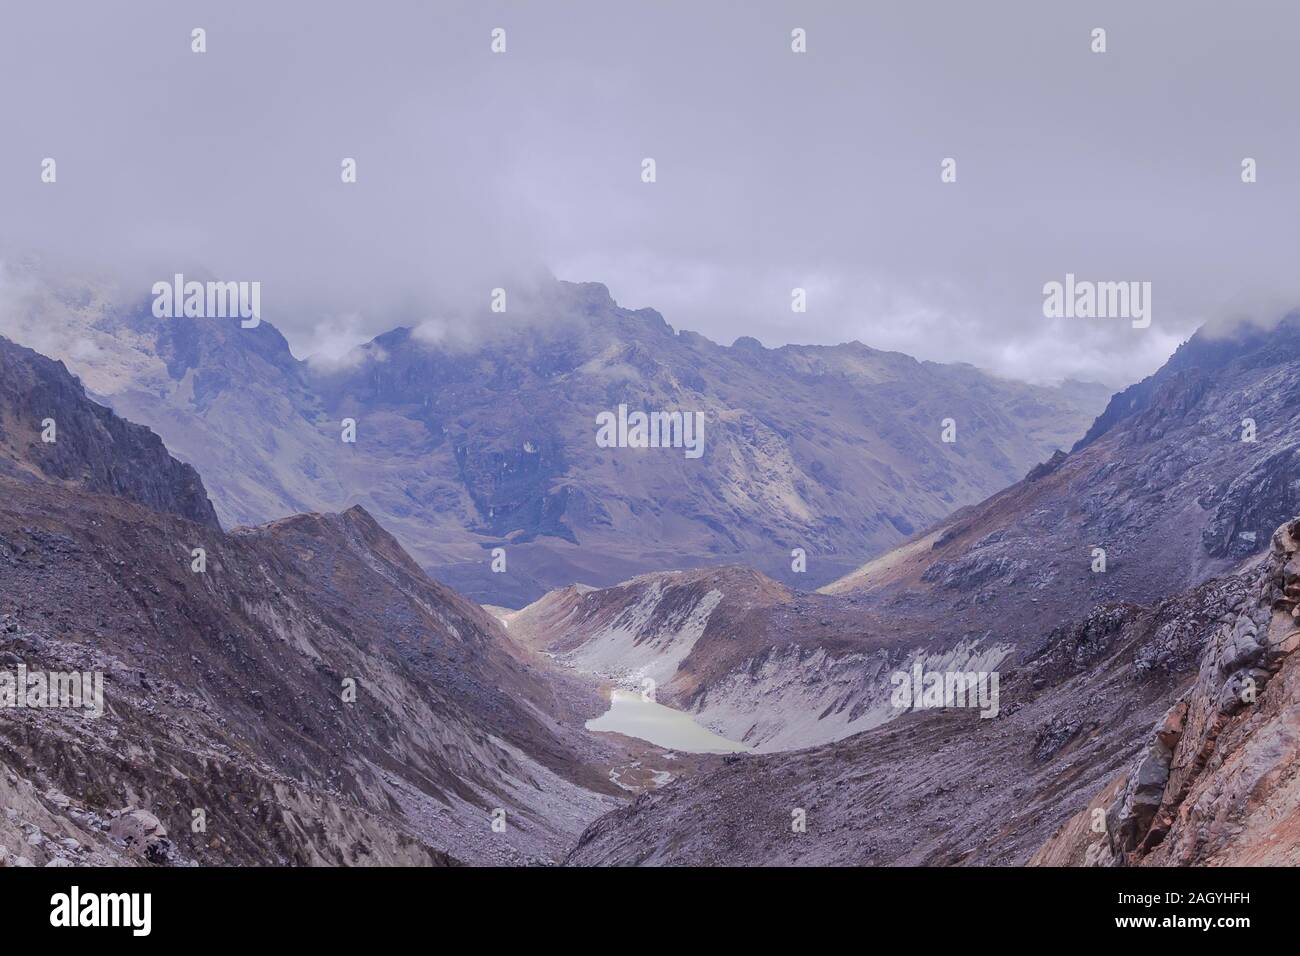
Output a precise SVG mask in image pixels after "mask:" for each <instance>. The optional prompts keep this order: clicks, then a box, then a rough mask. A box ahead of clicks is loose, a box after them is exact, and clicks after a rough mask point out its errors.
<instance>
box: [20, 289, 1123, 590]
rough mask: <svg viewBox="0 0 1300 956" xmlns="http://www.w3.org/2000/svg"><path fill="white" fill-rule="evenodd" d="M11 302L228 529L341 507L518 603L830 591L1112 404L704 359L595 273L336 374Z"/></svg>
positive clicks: (461, 581) (180, 327)
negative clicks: (664, 583)
mask: <svg viewBox="0 0 1300 956" xmlns="http://www.w3.org/2000/svg"><path fill="white" fill-rule="evenodd" d="M10 312H11V313H12V314H10V315H7V316H5V325H6V327H7V328H10V329H12V330H14V332H13V334H16V335H19V336H20V337H21V338H22V340H24V341H32V342H33V344H38V345H42V347H44V348H45V349H46V350H47V351H49V350H51V349H54V350H56V351H57V354H58V355H59V356H60V357H62V358H65V359H66V360H67V361H68V362H69V363H71V367H72V368H73V369H74V371H76V372H77V373H78V374H79V375H81V376H82V377H83V379H84V380H85V381H86V382H87V384H88V386H89V387H90V388H91V390H92V391H93V392H94V393H95V394H96V395H97V396H100V397H101V398H102V399H103V400H104V401H107V402H109V403H111V404H112V406H113V407H114V408H115V409H116V410H117V411H118V412H119V413H121V414H122V415H124V416H125V417H128V418H131V419H133V420H136V421H141V422H144V423H146V424H148V425H149V426H150V427H152V428H154V429H155V430H156V431H157V432H158V433H159V434H160V435H162V437H163V438H164V440H165V441H166V442H167V444H168V447H169V448H171V449H172V450H173V452H175V453H176V454H177V455H178V456H179V457H181V458H182V459H183V460H185V461H188V462H190V463H192V464H194V465H196V466H197V467H198V468H199V470H200V471H201V472H202V473H203V475H204V477H205V480H206V482H207V484H208V487H209V488H210V489H211V491H212V494H213V498H214V502H215V504H216V506H217V511H218V514H219V515H220V516H221V518H222V520H223V521H224V522H225V523H226V524H227V525H228V526H233V525H237V524H257V523H262V522H265V521H267V520H271V519H274V518H277V517H281V516H283V515H285V514H290V513H295V512H298V511H329V510H342V509H344V508H346V507H348V506H350V505H352V504H358V503H359V504H362V505H364V506H365V507H366V508H367V510H369V511H370V512H371V513H373V514H375V515H376V517H377V518H378V519H379V520H380V521H381V522H382V523H383V524H384V526H385V527H387V528H389V529H390V530H392V531H393V533H394V534H396V535H397V537H398V538H399V540H401V541H402V542H403V545H404V546H405V547H407V549H408V550H410V551H411V553H412V554H413V555H415V557H416V558H417V560H419V562H420V563H421V565H422V566H424V567H425V568H426V569H429V570H431V571H432V572H433V573H434V574H435V576H437V577H438V578H439V579H441V580H444V581H446V582H447V583H449V584H451V585H452V586H455V587H458V588H459V589H461V590H463V591H465V592H466V593H468V594H470V595H471V596H474V597H476V598H478V599H480V600H484V601H486V602H488V603H493V604H501V605H506V606H512V607H519V606H521V605H522V604H523V603H526V602H527V601H528V600H532V599H535V598H537V597H539V596H541V594H542V593H544V592H545V591H546V590H548V589H550V588H553V587H559V586H565V585H567V584H570V583H572V582H574V581H583V582H587V583H590V584H595V585H609V584H614V583H617V582H618V581H621V580H625V579H627V578H629V577H632V576H634V575H636V574H639V573H643V572H646V571H652V570H661V569H665V568H682V567H697V566H701V565H714V564H722V563H743V564H748V565H751V566H754V567H757V568H759V569H761V570H763V571H764V572H765V573H768V574H769V575H771V576H775V577H777V578H778V579H780V580H782V581H785V582H786V583H788V584H796V583H798V584H803V583H805V582H812V583H814V584H818V583H824V582H827V581H829V580H831V579H833V578H834V577H835V576H836V575H838V574H841V573H843V572H844V571H846V570H848V569H850V568H852V567H853V566H855V565H856V564H857V563H860V561H861V559H862V558H863V557H864V556H869V555H871V554H873V553H878V552H880V551H883V550H885V549H887V548H889V547H891V546H892V545H894V544H896V543H898V542H900V541H902V540H904V539H905V538H907V537H908V536H909V535H911V534H912V533H913V532H914V531H915V530H916V529H917V528H921V527H924V526H926V525H928V524H931V523H932V522H934V521H935V520H937V519H938V518H940V517H942V516H944V515H946V514H948V513H949V512H951V511H952V510H953V509H954V508H956V507H959V506H961V505H963V504H969V503H971V502H974V501H978V500H980V499H982V498H984V497H985V496H987V495H988V494H990V493H992V492H993V491H995V490H997V489H999V488H1002V487H1004V486H1006V485H1007V484H1008V483H1010V482H1012V481H1014V480H1016V479H1018V478H1020V477H1021V476H1023V475H1024V474H1025V472H1026V471H1028V469H1029V468H1030V467H1032V466H1033V465H1035V464H1036V463H1038V462H1039V461H1042V460H1043V459H1045V458H1046V457H1048V456H1049V455H1050V454H1051V453H1052V452H1053V451H1054V450H1055V449H1057V448H1064V447H1068V446H1069V445H1070V444H1071V443H1073V442H1074V441H1075V440H1076V439H1077V438H1078V437H1079V436H1080V435H1082V434H1083V432H1084V430H1085V429H1086V427H1087V424H1088V423H1089V422H1090V421H1092V419H1093V416H1094V415H1095V414H1096V412H1097V410H1099V409H1100V408H1101V406H1102V404H1103V402H1104V401H1105V394H1106V392H1105V390H1104V389H1102V388H1101V387H1100V386H1088V385H1081V384H1078V383H1068V384H1067V385H1066V386H1064V387H1061V388H1041V387H1033V386H1028V385H1024V384H1020V383H1015V382H1009V381H1004V380H1000V379H996V378H993V377H991V376H988V375H986V374H984V373H982V372H980V371H978V370H976V369H974V368H971V367H969V366H960V365H955V366H943V365H936V364H933V363H926V362H918V361H916V360H914V359H911V358H909V357H907V356H905V355H901V354H898V353H889V352H880V351H877V350H874V349H870V348H868V347H866V346H863V345H860V344H857V343H851V344H846V345H839V346H835V347H811V346H787V347H783V348H779V349H765V348H763V347H762V346H761V345H759V344H758V343H757V342H755V341H753V340H749V339H742V340H740V341H738V342H736V343H735V344H734V345H732V346H729V347H727V346H721V345H717V344H715V343H713V342H710V341H709V340H707V339H706V338H704V337H702V336H700V335H696V334H694V333H691V332H686V331H681V332H678V331H675V330H674V329H672V328H671V327H670V326H669V325H668V324H667V323H666V322H665V321H664V319H663V318H662V317H661V316H660V315H659V314H658V313H656V312H654V311H653V310H649V309H642V310H638V311H630V310H627V309H623V308H620V307H619V306H618V305H617V304H616V303H615V302H614V301H613V300H612V299H611V298H610V296H609V293H608V292H607V291H606V290H605V288H604V287H603V286H599V285H595V284H585V285H574V284H570V283H564V282H560V283H555V284H553V285H550V286H546V287H543V288H542V290H541V291H540V292H538V293H537V294H534V295H531V296H529V295H524V294H519V295H515V296H514V297H513V298H512V299H511V305H510V311H509V312H508V313H507V314H505V315H498V314H487V315H485V316H484V317H482V320H481V321H476V322H475V323H473V324H474V326H475V327H476V331H475V334H474V335H473V337H472V338H468V337H463V336H462V337H453V336H450V335H446V336H444V337H443V338H441V339H438V340H435V337H434V336H433V335H432V334H431V333H430V331H429V330H428V329H426V328H422V329H417V330H410V329H396V330H394V331H392V332H390V333H388V334H385V335H381V336H379V337H378V338H376V339H375V340H374V341H373V342H370V343H368V344H367V345H365V346H363V347H361V348H359V349H357V350H356V352H355V353H354V354H353V355H351V356H349V357H348V359H347V360H346V361H345V362H343V363H341V365H340V366H339V367H335V368H333V370H332V371H322V370H321V369H319V368H314V367H311V366H308V365H305V364H304V363H301V362H298V361H297V360H296V359H294V358H293V356H292V355H291V354H290V353H289V350H288V348H287V346H286V344H285V342H284V340H283V338H282V337H281V336H280V335H279V334H278V333H277V332H276V331H275V329H274V328H273V327H272V325H271V323H270V322H269V321H263V323H262V325H261V326H259V327H258V328H256V329H249V330H245V329H240V328H239V327H238V323H236V322H234V321H230V322H222V321H220V320H192V319H166V320H158V319H155V318H153V316H152V315H151V314H150V313H149V310H148V308H147V304H143V305H141V306H139V307H137V308H134V309H126V310H123V309H121V308H117V307H114V306H111V305H109V304H108V303H107V302H106V301H104V300H103V299H102V298H101V297H99V296H98V294H97V293H96V291H95V290H94V289H93V288H92V289H88V288H80V287H79V288H76V289H72V290H67V289H64V290H59V291H47V292H46V293H44V294H41V295H36V294H33V295H30V296H28V297H27V298H25V299H21V300H20V302H19V304H18V305H17V306H15V307H13V308H11V309H10ZM620 404H626V405H627V406H628V407H629V409H630V410H633V411H635V410H638V409H640V410H644V411H659V410H666V411H672V410H681V411H696V412H700V413H702V414H703V416H704V421H705V435H704V453H703V457H701V458H698V459H690V458H687V457H685V455H684V454H683V451H682V450H681V449H658V448H653V449H635V448H630V449H629V448H601V447H598V446H597V443H596V440H595V437H596V424H595V419H596V416H597V414H599V413H601V412H603V411H614V410H616V409H617V407H618V406H619V405H620ZM344 418H352V419H354V420H355V421H356V422H357V441H356V443H355V444H346V443H344V442H342V441H341V440H340V439H341V422H342V420H343V419H344ZM947 418H952V419H953V420H954V421H955V423H956V429H957V431H956V436H957V440H956V441H955V442H954V443H945V442H943V441H941V430H942V427H943V421H944V419H947ZM497 546H504V547H506V549H507V562H508V563H507V569H506V572H505V573H499V574H496V573H493V572H492V571H491V570H490V566H489V563H490V549H491V548H493V547H497ZM794 548H802V549H804V550H805V551H806V553H807V555H808V569H807V573H806V575H804V576H803V577H802V578H796V577H795V576H793V575H792V574H791V573H790V565H791V557H790V552H791V550H792V549H794Z"/></svg>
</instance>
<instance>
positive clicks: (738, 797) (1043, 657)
mask: <svg viewBox="0 0 1300 956" xmlns="http://www.w3.org/2000/svg"><path fill="white" fill-rule="evenodd" d="M1245 594H1246V585H1245V584H1244V583H1243V582H1242V581H1240V580H1238V579H1236V578H1227V579H1223V580H1216V581H1213V582H1208V583H1206V584H1205V585H1202V586H1201V587H1199V588H1197V589H1195V590H1193V591H1191V592H1188V593H1187V594H1184V595H1180V596H1178V597H1175V598H1172V599H1169V600H1167V601H1164V602H1161V603H1160V604H1158V605H1157V606H1155V607H1151V608H1143V607H1139V606H1136V605H1130V604H1111V605H1104V606H1102V607H1099V608H1097V609H1095V610H1094V611H1093V612H1091V613H1090V614H1087V615H1086V616H1084V617H1081V618H1080V619H1078V620H1076V621H1073V622H1071V623H1070V624H1069V625H1067V626H1063V627H1062V628H1061V629H1060V630H1059V631H1057V632H1055V633H1053V634H1051V635H1045V636H1044V640H1043V641H1042V642H1041V645H1040V647H1038V648H1037V649H1035V650H1034V651H1032V652H1029V653H1027V654H1024V655H1022V656H1017V657H1015V658H1012V659H1010V660H1008V661H1007V662H1006V663H1004V664H1002V665H1000V667H999V670H1000V672H1001V675H1000V676H1001V681H1000V686H1001V695H1000V712H999V714H998V716H997V717H996V718H993V719H982V718H981V717H980V716H979V713H978V712H977V711H975V710H972V709H960V708H950V709H934V710H922V711H904V712H903V713H901V714H899V715H897V716H896V717H895V718H894V719H892V720H889V721H888V722H886V723H883V724H881V725H879V726H876V727H875V728H873V729H870V730H867V731H866V732H863V733H858V734H854V735H853V736H849V737H847V738H845V739H842V740H839V741H838V742H834V743H829V744H824V745H821V746H817V747H812V748H809V749H802V750H797V751H792V752H790V751H787V752H780V753H762V754H737V755H733V756H729V757H726V758H724V763H723V765H722V766H721V767H718V768H716V769H714V770H712V771H709V772H707V773H703V774H701V775H700V776H698V777H695V778H693V779H691V780H689V781H685V782H682V783H679V784H677V785H675V786H672V787H668V788H665V789H663V790H660V791H656V792H653V793H645V794H642V795H640V796H638V797H637V798H636V800H634V801H633V802H632V803H630V804H629V805H627V806H625V807H622V808H619V809H617V810H614V811H611V812H610V813H609V814H607V815H606V816H604V817H602V818H601V819H600V820H598V821H596V822H595V823H594V824H592V826H591V827H589V828H588V829H587V831H586V832H585V833H584V834H583V835H582V837H581V838H580V840H579V841H578V843H577V845H576V846H575V848H574V850H573V851H572V853H571V854H570V855H569V857H568V860H567V862H568V863H569V864H571V865H668V864H671V865H744V866H751V865H753V866H764V865H840V866H847V865H872V866H883V865H912V866H917V865H926V866H929V865H943V866H947V865H1009V864H1020V865H1022V864H1024V863H1026V862H1027V861H1029V859H1030V858H1031V857H1032V856H1033V855H1034V854H1035V853H1036V852H1037V851H1038V849H1039V848H1040V847H1041V846H1042V844H1043V843H1044V841H1046V840H1047V839H1048V838H1049V837H1050V836H1051V835H1052V834H1053V832H1054V831H1055V830H1057V829H1058V828H1059V827H1061V826H1062V825H1063V824H1064V823H1066V821H1068V820H1069V819H1070V818H1071V817H1072V816H1073V815H1074V814H1076V813H1078V812H1080V811H1081V810H1083V809H1084V808H1085V807H1086V806H1088V804H1089V802H1090V801H1091V800H1092V799H1093V798H1094V796H1095V795H1096V794H1097V792H1098V791H1099V790H1101V789H1103V788H1104V787H1106V786H1107V785H1108V784H1110V783H1111V782H1112V781H1113V780H1114V779H1115V778H1116V777H1118V776H1119V775H1121V774H1123V773H1125V772H1127V770H1128V769H1129V768H1130V767H1131V766H1133V764H1134V763H1135V762H1136V761H1137V760H1138V759H1139V758H1140V756H1141V754H1142V753H1143V752H1144V751H1145V750H1146V747H1147V743H1148V735H1149V732H1150V728H1151V727H1152V726H1153V725H1154V724H1155V723H1156V722H1157V721H1158V720H1160V719H1161V716H1162V715H1163V714H1164V713H1165V712H1166V711H1167V710H1168V708H1169V707H1170V705H1171V704H1172V702H1173V701H1174V700H1175V699H1176V698H1177V696H1178V694H1179V693H1180V692H1181V690H1182V689H1183V688H1185V687H1186V686H1187V684H1188V682H1189V681H1190V680H1191V679H1192V678H1193V677H1194V675H1195V673H1196V668H1197V663H1198V660H1199V657H1200V653H1201V650H1202V648H1203V647H1204V646H1205V644H1206V642H1207V640H1208V638H1209V634H1210V632H1211V630H1212V629H1213V628H1214V627H1215V626H1217V622H1218V621H1219V620H1220V619H1221V618H1223V617H1224V616H1225V615H1229V614H1231V613H1232V610H1233V608H1235V607H1239V606H1240V605H1241V603H1242V602H1243V601H1244V600H1245ZM799 811H802V813H801V814H800V813H799ZM797 817H801V818H802V820H803V823H804V829H803V830H802V831H800V830H798V829H796V828H795V826H794V824H795V821H796V818H797Z"/></svg>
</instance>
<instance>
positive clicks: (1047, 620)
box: [823, 317, 1300, 642]
mask: <svg viewBox="0 0 1300 956" xmlns="http://www.w3.org/2000/svg"><path fill="white" fill-rule="evenodd" d="M1247 419H1249V420H1251V422H1253V423H1254V429H1255V430H1254V432H1253V435H1252V434H1251V433H1250V432H1249V431H1248V430H1247V428H1246V427H1245V426H1244V425H1243V422H1244V421H1245V420H1247ZM1244 435H1245V436H1248V437H1253V438H1254V440H1253V441H1246V440H1243V436H1244ZM1298 495H1300V319H1298V318H1297V317H1291V318H1288V319H1287V320H1286V321H1284V322H1282V323H1281V324H1280V325H1279V326H1278V327H1276V328H1274V329H1271V330H1269V331H1258V330H1253V331H1245V332H1243V333H1241V334H1239V335H1236V336H1233V337H1231V338H1228V339H1221V338H1216V337H1213V336H1211V335H1209V334H1207V333H1206V332H1204V331H1203V332H1199V333H1197V335H1196V336H1195V337H1193V338H1192V339H1191V340H1190V341H1189V342H1188V343H1186V344H1185V345H1184V346H1182V347H1181V348H1180V349H1179V350H1178V352H1177V353H1176V354H1175V355H1174V356H1173V358H1171V359H1170V361H1169V363H1168V364H1167V365H1166V366H1165V367H1164V368H1162V369H1161V370H1160V371H1159V372H1157V373H1156V374H1155V375H1153V376H1151V378H1149V379H1147V380H1146V381H1144V382H1143V383H1140V385H1138V386H1134V387H1133V388H1131V389H1129V390H1127V391H1125V392H1122V393H1120V394H1119V395H1117V396H1116V397H1115V399H1114V400H1112V402H1111V404H1110V406H1109V408H1108V410H1107V411H1106V412H1105V413H1104V414H1103V415H1102V416H1101V418H1099V419H1098V421H1097V423H1096V424H1095V425H1094V427H1093V428H1092V429H1091V430H1090V432H1089V433H1088V436H1087V437H1086V438H1085V440H1084V441H1082V442H1081V443H1080V445H1079V447H1078V448H1076V449H1075V450H1074V451H1073V452H1072V453H1070V454H1069V455H1068V456H1067V455H1064V454H1062V455H1058V456H1055V457H1054V458H1053V459H1051V460H1050V461H1048V462H1045V463H1044V464H1043V466H1042V467H1040V468H1036V469H1034V470H1033V471H1032V472H1031V473H1030V474H1029V475H1028V476H1027V477H1026V479H1025V480H1024V481H1021V482H1019V483H1017V484H1015V485H1013V486H1011V487H1010V488H1008V489H1006V490H1005V491H1003V492H1000V493H998V494H996V495H994V496H992V497H991V498H989V499H988V500H987V501H984V502H981V503H980V504H978V505H975V506H973V507H970V508H965V509H962V510H960V511H958V512H956V513H954V514H953V515H952V516H951V517H950V518H947V519H945V520H944V521H941V522H939V523H938V524H937V525H935V526H934V527H932V528H930V529H928V530H927V531H925V532H923V533H922V534H920V535H918V536H916V537H914V538H913V539H912V540H911V541H910V542H908V543H907V544H906V545H904V546H903V547H900V548H898V549H896V550H895V551H893V552H891V553H889V554H887V555H884V556H882V557H881V558H880V559H877V560H875V561H872V562H870V563H868V564H867V565H865V566H863V567H862V568H860V569H859V570H858V571H856V572H854V573H852V574H850V575H847V576H846V577H844V578H842V579H840V580H839V581H837V582H835V583H833V584H831V585H829V586H827V587H826V588H824V589H823V590H824V591H825V592H826V593H828V594H839V595H853V596H856V597H857V598H858V599H859V600H861V601H863V602H864V603H866V604H868V605H869V606H871V607H873V608H876V609H877V610H879V611H882V612H883V611H886V610H887V611H888V613H889V614H890V615H891V616H897V617H899V618H901V619H904V620H906V621H910V622H911V623H910V624H909V625H908V626H910V627H913V628H914V629H924V628H927V627H931V628H933V627H937V626H938V623H939V621H940V620H941V619H946V620H947V623H946V624H945V629H946V630H949V631H951V628H952V627H953V625H954V621H953V620H952V617H953V615H954V614H958V615H959V618H960V621H959V623H956V626H957V628H958V632H959V633H962V634H965V635H967V636H976V635H981V634H984V633H987V632H988V631H989V630H997V631H998V632H999V633H1001V634H1004V635H1005V636H1006V637H1007V638H1009V639H1014V640H1016V641H1017V642H1020V641H1032V640H1033V639H1034V637H1035V636H1036V635H1038V634H1041V633H1045V632H1046V631H1048V630H1050V629H1051V628H1052V627H1055V626H1056V625H1057V624H1059V623H1060V622H1061V621H1063V620H1066V619H1068V618H1070V617H1072V616H1075V615H1076V614H1077V612H1078V609H1079V608H1086V607H1090V606H1092V605H1094V604H1097V603H1101V602H1104V601H1108V600H1127V601H1137V602H1141V603H1150V602H1153V601H1157V600H1159V599H1161V598H1163V597H1165V596H1166V595H1169V594H1172V593H1174V592H1176V591H1178V590H1181V589H1183V588H1186V587H1189V586H1193V585H1195V584H1196V583H1198V582H1200V581H1204V580H1206V579H1207V578H1209V577H1212V576H1214V575H1216V574H1222V573H1225V572H1227V571H1229V570H1231V569H1232V568H1234V567H1235V566H1236V565H1237V564H1238V563H1240V562H1241V561H1242V560H1243V559H1245V558H1247V557H1250V556H1252V555H1256V554H1259V553H1260V552H1262V551H1264V550H1265V549H1266V548H1267V547H1268V542H1269V536H1270V535H1271V534H1272V530H1273V529H1274V528H1276V527H1277V526H1278V525H1279V524H1280V523H1281V522H1283V521H1285V520H1287V519H1288V518H1290V517H1291V516H1292V515H1293V514H1295V513H1297V512H1300V497H1298ZM1098 548H1100V549H1103V550H1104V552H1105V555H1104V558H1105V564H1104V568H1105V570H1104V571H1101V570H1094V567H1100V565H1099V564H1098V563H1097V561H1098V557H1099V555H1098V553H1097V551H1096V550H1095V549H1098Z"/></svg>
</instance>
